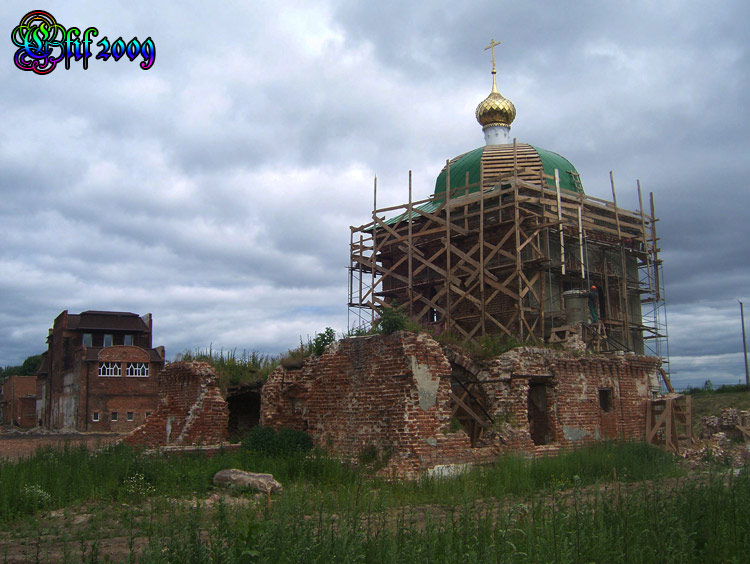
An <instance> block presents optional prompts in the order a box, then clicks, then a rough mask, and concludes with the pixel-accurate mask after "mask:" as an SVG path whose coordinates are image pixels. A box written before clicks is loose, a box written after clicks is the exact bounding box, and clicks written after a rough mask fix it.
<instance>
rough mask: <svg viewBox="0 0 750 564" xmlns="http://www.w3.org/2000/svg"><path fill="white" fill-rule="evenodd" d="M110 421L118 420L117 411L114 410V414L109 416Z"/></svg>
mask: <svg viewBox="0 0 750 564" xmlns="http://www.w3.org/2000/svg"><path fill="white" fill-rule="evenodd" d="M109 420H110V421H117V412H116V411H113V412H112V416H111V417H110V418H109Z"/></svg>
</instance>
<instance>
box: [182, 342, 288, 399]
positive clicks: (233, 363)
mask: <svg viewBox="0 0 750 564" xmlns="http://www.w3.org/2000/svg"><path fill="white" fill-rule="evenodd" d="M181 360H184V361H192V360H196V361H200V362H208V363H209V364H211V366H213V367H214V369H215V370H216V375H217V376H218V377H219V385H220V386H221V387H222V388H224V389H226V388H227V387H229V386H236V385H237V384H246V383H252V382H260V381H263V380H265V379H266V378H267V377H268V375H269V374H270V373H271V372H272V371H273V370H274V368H276V367H277V366H278V365H279V363H280V362H281V358H280V356H278V355H276V356H274V355H268V354H263V353H259V352H257V351H251V352H247V351H245V350H243V351H242V354H239V355H238V354H237V349H233V350H231V351H224V349H220V350H219V351H215V350H213V348H212V347H209V348H208V349H205V350H203V349H197V350H195V351H193V352H190V351H188V352H185V353H183V354H182V356H181Z"/></svg>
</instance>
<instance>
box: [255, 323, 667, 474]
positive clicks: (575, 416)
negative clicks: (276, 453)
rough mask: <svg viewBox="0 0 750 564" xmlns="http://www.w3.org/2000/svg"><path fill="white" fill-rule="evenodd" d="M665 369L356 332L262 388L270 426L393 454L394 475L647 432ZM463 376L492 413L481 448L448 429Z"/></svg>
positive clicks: (340, 449)
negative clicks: (491, 352)
mask: <svg viewBox="0 0 750 564" xmlns="http://www.w3.org/2000/svg"><path fill="white" fill-rule="evenodd" d="M658 367H659V359H656V358H651V357H639V356H634V355H589V354H584V355H580V354H574V353H570V352H567V351H557V350H552V349H544V348H533V347H522V348H518V349H514V350H512V351H509V352H507V353H505V354H503V355H500V356H498V357H495V358H492V359H489V360H477V359H476V358H473V357H471V356H469V355H468V354H467V353H465V352H464V351H462V350H461V349H458V348H451V347H446V348H445V350H443V349H442V348H441V347H440V345H438V343H436V342H435V341H434V340H432V339H431V338H430V337H429V336H427V335H424V334H421V335H414V334H411V333H396V334H394V335H391V336H387V337H386V336H380V335H375V336H368V337H357V338H352V339H345V340H343V341H340V342H339V343H337V344H335V345H333V346H332V347H330V348H329V350H328V351H326V353H325V354H323V355H322V356H321V357H317V358H316V357H311V358H309V359H306V360H305V362H304V363H303V365H302V368H301V369H297V370H287V369H284V368H282V367H279V368H278V369H277V370H276V371H275V372H274V373H273V374H272V375H271V376H270V377H269V379H268V381H267V382H266V384H265V385H264V387H263V390H262V403H261V424H263V425H269V426H272V427H275V428H281V427H291V428H295V429H299V430H303V431H306V432H308V433H310V435H311V436H312V437H313V440H314V441H315V442H316V443H317V444H318V445H320V446H323V447H325V448H327V449H329V450H330V451H332V452H333V453H336V454H339V455H341V456H343V457H345V458H350V459H356V458H357V456H358V455H359V454H360V453H362V452H363V451H364V450H367V449H373V448H374V449H376V450H377V451H379V452H381V453H390V456H391V458H390V461H389V463H388V465H387V467H386V472H392V473H393V474H395V475H400V476H412V475H415V474H417V473H419V472H420V471H423V470H426V469H429V468H433V467H435V466H437V465H442V464H456V463H464V462H471V461H477V460H486V459H487V458H488V457H493V456H496V455H497V453H498V452H501V451H503V450H521V451H525V452H530V453H544V452H550V451H555V450H557V449H559V448H565V447H570V446H576V445H580V444H583V443H585V442H589V441H594V440H599V439H604V438H625V439H642V438H643V436H644V433H645V410H646V401H647V399H648V398H649V396H650V394H651V393H653V391H654V390H655V389H658V379H656V378H657V376H656V371H657V369H658ZM457 379H461V380H462V381H463V382H465V383H467V384H468V383H471V384H472V386H473V387H472V389H473V392H472V393H473V394H474V395H475V396H476V397H477V398H478V400H477V401H479V402H480V404H481V408H477V412H478V413H486V414H487V415H488V417H487V419H486V420H485V422H484V424H483V427H482V433H481V437H480V438H479V439H477V440H476V442H475V447H474V448H472V447H471V441H470V438H469V436H468V435H467V432H470V429H466V431H467V432H465V431H464V430H463V429H462V430H459V431H457V432H450V428H451V418H452V415H453V413H454V411H455V409H456V403H455V401H454V400H453V399H452V396H451V392H452V389H451V381H452V380H453V381H454V388H455V386H456V384H455V382H456V381H457ZM454 391H455V390H454ZM454 424H455V421H454ZM454 429H455V427H454Z"/></svg>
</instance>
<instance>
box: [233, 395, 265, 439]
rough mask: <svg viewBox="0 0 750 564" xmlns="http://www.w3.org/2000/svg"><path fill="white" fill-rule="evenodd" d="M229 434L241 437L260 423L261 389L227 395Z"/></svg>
mask: <svg viewBox="0 0 750 564" xmlns="http://www.w3.org/2000/svg"><path fill="white" fill-rule="evenodd" d="M227 406H228V407H229V434H230V435H231V436H234V437H241V436H242V435H244V434H246V433H247V432H248V431H249V430H250V429H252V428H253V427H255V426H256V425H258V424H259V423H260V390H259V389H258V390H252V391H241V392H238V393H232V392H231V391H230V393H229V395H228V397H227Z"/></svg>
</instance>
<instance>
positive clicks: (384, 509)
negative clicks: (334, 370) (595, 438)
mask: <svg viewBox="0 0 750 564" xmlns="http://www.w3.org/2000/svg"><path fill="white" fill-rule="evenodd" d="M227 467H233V468H242V469H246V470H251V471H256V472H267V473H271V474H273V475H274V476H275V477H276V478H277V479H278V480H279V481H280V482H282V484H283V485H284V490H283V492H281V493H280V494H277V495H275V496H274V500H273V502H272V503H271V504H270V505H267V504H266V502H265V501H264V500H261V501H252V499H251V500H250V501H249V502H247V503H244V504H240V505H237V504H236V503H233V500H232V499H231V498H226V499H224V500H220V501H219V502H218V503H217V504H214V505H207V504H205V503H202V502H200V501H199V502H198V503H197V504H194V503H185V502H184V501H180V500H182V499H185V498H188V499H191V500H195V499H198V500H201V499H204V496H205V495H206V494H208V493H209V492H213V491H215V489H214V487H213V486H212V484H211V478H212V477H213V475H214V473H215V472H216V471H218V470H220V469H222V468H227ZM680 474H681V471H680V468H679V467H678V466H677V465H676V463H675V460H674V459H673V458H672V457H671V456H670V455H667V454H665V453H663V452H662V451H660V450H657V449H655V448H654V447H651V446H649V445H643V444H636V443H603V444H597V445H592V446H590V447H586V448H584V449H580V450H576V451H570V452H565V453H563V454H561V455H559V456H557V457H548V458H538V459H529V458H525V457H522V456H519V455H506V456H502V457H500V458H498V460H497V461H496V463H494V464H492V465H489V466H485V467H480V468H475V469H473V470H472V471H470V472H468V473H466V474H465V475H463V476H460V477H458V478H455V479H446V478H443V479H439V478H432V479H422V480H419V481H415V482H406V483H405V482H387V481H384V480H382V479H379V478H377V477H375V476H373V475H372V474H369V473H367V472H365V471H362V470H357V469H355V468H352V467H350V466H348V465H344V464H341V463H339V462H338V461H336V460H333V459H331V458H328V457H326V456H324V455H323V454H321V453H320V452H317V451H314V452H312V453H310V454H308V455H302V454H298V455H295V456H285V457H264V456H260V455H258V454H257V453H255V452H253V451H250V450H247V449H244V450H239V451H232V452H220V453H219V454H217V455H216V456H213V457H210V458H208V457H206V456H203V455H182V456H177V455H170V456H161V455H145V454H143V453H139V452H136V451H133V450H132V449H130V448H128V447H126V446H116V447H109V448H107V449H104V450H102V451H100V452H95V453H90V452H87V451H86V450H85V449H83V448H81V447H74V448H70V447H66V448H63V449H60V450H52V449H44V450H40V451H38V452H37V454H36V455H35V456H33V457H31V458H29V459H26V460H20V461H14V462H9V461H6V462H1V463H0V523H3V525H4V527H8V526H10V525H11V523H12V522H13V521H14V520H17V519H18V518H19V517H23V516H25V515H33V514H34V513H39V512H42V511H44V512H45V513H46V512H47V511H48V510H50V509H54V508H57V507H63V506H71V505H73V506H74V505H80V504H82V503H86V504H87V505H91V504H99V505H104V506H106V507H107V508H108V513H113V514H115V516H116V518H117V519H119V520H120V522H121V523H123V525H122V526H123V527H124V528H125V529H126V533H125V534H126V535H129V536H130V538H133V537H135V536H138V537H140V538H146V539H148V547H147V548H146V549H145V550H144V551H143V552H142V554H140V555H136V554H135V552H134V551H133V552H132V554H131V556H130V559H129V561H130V562H134V561H136V559H137V561H138V562H140V563H143V564H151V563H165V564H166V563H172V562H175V563H177V562H179V563H183V562H188V563H189V562H196V563H204V562H205V563H209V562H211V563H222V562H225V563H235V562H240V563H241V562H335V561H340V562H410V563H411V562H414V563H420V562H513V563H515V562H518V563H520V562H524V563H526V562H530V563H535V562H539V563H541V562H544V563H547V562H556V563H572V562H608V563H609V562H617V563H619V562H622V563H628V564H630V563H651V562H685V563H692V562H696V563H697V562H706V563H712V562H722V563H725V562H728V563H731V562H736V563H739V562H744V561H746V560H744V559H745V557H746V555H747V554H748V553H750V552H748V551H749V550H750V535H747V531H749V530H750V478H749V477H748V473H747V472H743V473H742V474H741V475H740V476H739V477H734V476H733V475H731V474H729V475H728V476H729V477H728V478H727V476H726V475H720V474H713V475H710V476H708V477H707V478H701V479H682V480H672V479H670V480H667V478H672V477H674V476H678V475H680ZM615 476H616V477H617V482H615V483H610V484H609V485H607V486H606V487H598V486H597V487H592V486H591V484H603V483H605V482H611V481H612V480H613V479H614V478H615ZM627 481H632V482H633V483H632V484H628V483H627ZM234 501H235V502H236V500H234ZM113 502H118V503H113ZM123 504H124V505H123ZM118 512H119V513H118ZM117 515H119V517H117ZM37 519H40V520H44V519H45V518H44V517H41V516H39V517H37ZM41 522H43V521H40V523H41ZM100 534H101V535H107V534H120V535H122V534H123V532H122V531H121V532H119V533H117V532H115V533H111V532H102V533H100ZM91 535H93V536H89V537H88V540H87V541H86V542H88V543H89V544H88V545H86V546H88V547H89V548H88V552H86V554H85V558H84V557H83V556H84V555H83V550H84V545H85V543H84V541H83V540H81V548H80V552H81V560H85V561H87V562H100V561H102V560H101V559H102V558H103V556H102V555H100V553H96V552H95V551H94V550H93V548H92V547H94V548H95V547H96V546H97V545H96V542H97V540H98V538H101V537H98V538H97V537H96V532H93V533H91ZM68 538H69V537H68ZM81 538H82V539H83V537H81ZM92 539H93V542H92ZM74 556H75V555H73V556H71V560H69V561H71V562H72V561H75V557H74Z"/></svg>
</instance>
